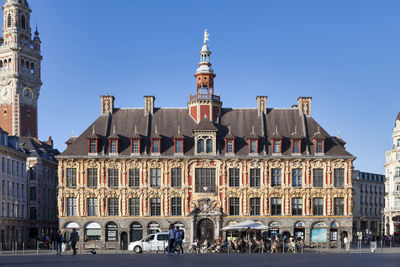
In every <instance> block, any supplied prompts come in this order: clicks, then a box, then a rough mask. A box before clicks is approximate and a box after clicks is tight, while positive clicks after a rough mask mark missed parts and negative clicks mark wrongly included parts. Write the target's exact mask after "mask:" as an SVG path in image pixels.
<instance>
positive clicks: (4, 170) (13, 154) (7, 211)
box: [0, 129, 29, 249]
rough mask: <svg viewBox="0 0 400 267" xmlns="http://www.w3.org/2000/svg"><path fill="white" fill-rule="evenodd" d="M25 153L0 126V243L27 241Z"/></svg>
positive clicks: (7, 247)
mask: <svg viewBox="0 0 400 267" xmlns="http://www.w3.org/2000/svg"><path fill="white" fill-rule="evenodd" d="M26 158H27V155H26V154H25V153H24V152H23V151H22V150H21V149H20V148H19V145H18V137H15V136H13V137H10V136H8V133H7V132H4V131H3V130H1V129H0V160H1V170H0V177H1V178H0V180H1V182H0V183H1V190H0V206H1V207H0V242H1V244H0V246H1V249H10V248H11V247H15V244H16V243H17V245H18V246H19V247H22V244H23V243H25V244H28V240H29V239H28V238H29V235H28V231H29V221H28V217H27V207H28V194H27V176H26V165H25V164H26Z"/></svg>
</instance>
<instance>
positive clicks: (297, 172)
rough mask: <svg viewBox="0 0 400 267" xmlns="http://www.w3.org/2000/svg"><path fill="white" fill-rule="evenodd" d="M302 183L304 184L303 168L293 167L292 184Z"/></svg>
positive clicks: (298, 185) (299, 184)
mask: <svg viewBox="0 0 400 267" xmlns="http://www.w3.org/2000/svg"><path fill="white" fill-rule="evenodd" d="M301 184H302V175H301V169H293V170H292V186H293V187H301Z"/></svg>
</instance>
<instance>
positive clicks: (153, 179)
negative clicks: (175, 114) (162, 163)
mask: <svg viewBox="0 0 400 267" xmlns="http://www.w3.org/2000/svg"><path fill="white" fill-rule="evenodd" d="M150 186H151V187H160V186H161V169H159V168H152V169H150Z"/></svg>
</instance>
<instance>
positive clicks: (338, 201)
mask: <svg viewBox="0 0 400 267" xmlns="http://www.w3.org/2000/svg"><path fill="white" fill-rule="evenodd" d="M334 204H335V205H334V209H335V215H338V216H341V215H344V199H343V198H342V197H337V198H335V201H334Z"/></svg>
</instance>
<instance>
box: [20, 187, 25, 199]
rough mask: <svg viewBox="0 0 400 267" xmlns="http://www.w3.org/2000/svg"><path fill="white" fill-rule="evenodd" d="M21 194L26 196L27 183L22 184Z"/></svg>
mask: <svg viewBox="0 0 400 267" xmlns="http://www.w3.org/2000/svg"><path fill="white" fill-rule="evenodd" d="M21 195H22V197H25V185H23V184H22V185H21Z"/></svg>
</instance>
